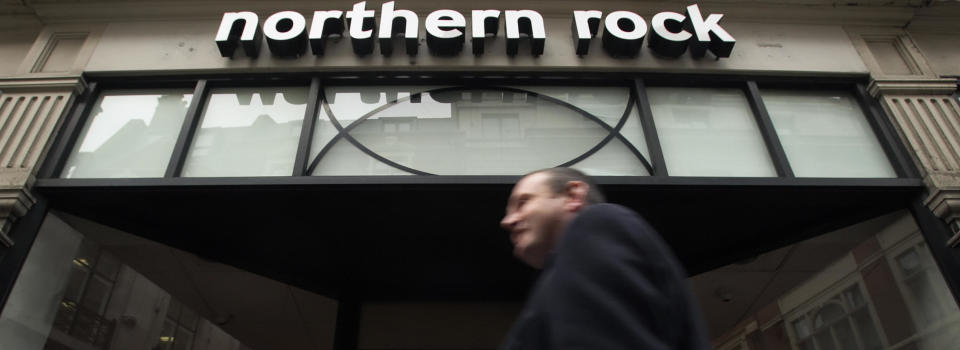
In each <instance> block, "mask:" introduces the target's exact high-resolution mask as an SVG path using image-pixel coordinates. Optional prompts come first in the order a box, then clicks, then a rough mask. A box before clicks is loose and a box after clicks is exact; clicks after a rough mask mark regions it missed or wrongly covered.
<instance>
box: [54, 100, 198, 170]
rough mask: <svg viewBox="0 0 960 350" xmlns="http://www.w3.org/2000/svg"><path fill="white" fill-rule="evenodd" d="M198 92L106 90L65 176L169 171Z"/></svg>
mask: <svg viewBox="0 0 960 350" xmlns="http://www.w3.org/2000/svg"><path fill="white" fill-rule="evenodd" d="M192 97H193V95H192V94H191V93H190V90H187V89H182V90H146V91H106V92H104V93H103V94H102V95H101V96H100V98H99V99H98V100H97V103H96V105H95V106H94V107H93V110H92V112H91V113H90V116H89V118H88V119H87V124H86V125H84V127H83V130H82V131H81V133H80V137H79V138H78V140H79V141H78V142H77V144H76V146H75V147H74V149H73V151H72V152H71V153H70V156H69V158H68V159H67V162H66V165H65V166H64V168H63V173H62V174H61V176H62V177H64V178H122V177H163V175H164V172H165V171H166V169H167V164H168V163H169V162H170V155H171V153H172V152H173V147H174V144H175V143H176V141H177V136H178V135H179V134H180V128H181V126H182V125H183V118H184V117H185V116H186V114H187V106H188V105H189V104H190V100H191V99H192Z"/></svg>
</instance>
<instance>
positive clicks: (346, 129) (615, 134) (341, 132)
mask: <svg viewBox="0 0 960 350" xmlns="http://www.w3.org/2000/svg"><path fill="white" fill-rule="evenodd" d="M471 91H500V92H512V93H522V94H526V95H527V96H530V97H534V98H538V99H543V100H545V101H549V102H551V103H554V104H557V105H559V106H563V107H565V108H568V109H570V110H572V111H574V112H576V113H577V114H580V115H581V116H582V117H584V118H586V119H587V120H590V121H592V122H594V123H596V124H597V125H599V126H600V127H602V128H603V129H605V130H607V135H606V136H605V137H604V138H603V139H602V140H600V142H598V143H597V144H596V145H594V146H593V147H591V148H590V149H589V150H587V151H586V152H584V153H583V154H580V155H578V156H576V157H574V158H573V159H570V160H569V161H566V162H563V163H561V164H558V165H556V166H557V167H569V166H573V165H575V164H577V163H578V162H580V161H582V160H584V159H587V158H588V157H590V156H591V155H593V154H594V153H596V152H597V151H599V150H600V149H602V148H603V147H604V146H606V145H607V143H609V142H610V141H611V140H613V139H614V138H616V139H617V140H620V141H621V142H623V144H624V145H625V146H626V147H627V148H628V149H629V150H630V152H631V153H633V155H634V156H635V157H637V159H638V160H639V161H640V162H641V164H643V167H644V168H645V169H646V170H647V173H648V174H653V167H652V166H651V165H650V162H649V161H648V160H647V159H646V157H644V156H643V154H642V153H640V151H639V150H638V149H637V148H636V146H634V145H633V143H631V142H630V141H629V140H627V138H626V137H624V136H623V135H622V134H621V133H620V130H621V129H623V126H624V125H625V124H626V123H627V119H628V118H629V117H630V111H631V110H632V109H633V107H634V105H635V104H636V100H635V98H634V95H633V94H628V96H629V97H628V100H627V106H626V108H624V110H623V113H622V114H621V116H620V119H619V121H618V122H617V125H616V126H613V127H611V126H610V125H608V124H607V123H605V122H604V121H603V120H601V119H600V118H599V117H597V116H595V115H593V114H592V113H590V112H587V111H586V110H584V109H582V108H580V107H577V106H575V105H573V104H571V103H569V102H566V101H563V100H560V99H557V98H554V97H550V96H547V95H544V94H539V93H536V92H533V91H529V90H524V89H519V88H513V87H503V86H482V87H465V86H456V87H445V88H438V89H433V90H428V91H423V92H417V93H412V94H410V95H409V96H406V97H402V98H397V99H395V100H393V101H388V102H387V103H385V104H384V105H382V106H380V107H377V108H375V109H373V110H372V111H369V112H367V113H366V114H364V115H362V116H361V117H359V118H357V119H356V120H354V121H353V122H352V123H350V124H349V125H347V126H343V125H341V124H340V122H339V121H338V120H337V117H336V115H334V114H333V110H332V109H331V108H330V105H329V103H327V97H326V95H325V94H324V93H323V92H322V91H321V96H320V98H321V102H322V105H323V110H324V112H325V113H326V114H327V117H329V118H330V123H331V124H333V126H334V127H335V128H337V134H336V135H335V136H334V137H333V138H331V139H330V141H329V142H327V144H326V145H324V146H323V148H322V149H321V150H320V152H319V153H317V155H316V156H315V157H314V158H313V161H311V162H310V165H309V167H308V168H307V174H313V172H314V171H315V170H316V168H317V165H318V164H319V163H320V161H321V160H322V159H323V157H324V156H325V155H326V154H327V153H328V152H329V151H330V150H331V149H332V148H333V146H334V145H335V144H336V143H337V142H338V141H340V140H341V139H344V140H346V141H347V142H350V143H351V144H352V145H353V146H355V147H357V149H359V150H360V151H361V152H363V153H365V154H367V155H369V156H370V157H373V158H374V159H376V160H378V161H380V162H383V163H384V164H387V165H389V166H391V167H394V168H396V169H400V170H403V171H406V172H408V173H411V174H414V175H438V174H433V173H429V172H426V171H422V170H418V169H414V168H411V167H408V166H405V165H403V164H400V163H397V162H395V161H392V160H390V159H388V158H386V157H384V156H382V155H380V154H378V153H377V152H374V151H373V150H371V149H370V148H369V147H367V146H365V145H363V143H361V142H360V141H358V140H357V139H356V138H354V137H353V136H352V135H350V131H351V130H353V129H355V128H356V127H357V126H358V125H360V124H361V123H363V122H364V121H366V120H367V119H369V118H371V117H373V116H374V115H376V114H377V113H379V112H382V111H384V110H386V109H388V108H390V107H393V106H395V105H397V104H399V103H402V102H406V101H409V100H410V99H418V98H420V97H421V95H422V94H425V93H426V94H443V93H450V92H471Z"/></svg>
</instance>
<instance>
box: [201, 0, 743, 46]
mask: <svg viewBox="0 0 960 350" xmlns="http://www.w3.org/2000/svg"><path fill="white" fill-rule="evenodd" d="M366 6H367V3H366V1H361V2H358V3H356V4H354V5H353V9H352V10H350V11H346V12H343V11H338V10H331V11H314V13H313V18H312V20H311V23H310V29H309V30H308V29H307V19H306V18H305V17H304V16H303V15H302V14H300V13H299V12H295V11H280V12H277V13H274V14H273V15H270V17H267V19H266V20H265V21H264V22H263V27H262V28H261V26H260V19H259V17H258V16H257V14H255V13H253V12H246V11H242V12H227V13H224V14H223V19H222V20H221V21H220V29H219V30H218V31H217V37H216V41H217V46H218V47H219V49H220V54H221V55H222V56H223V57H232V56H233V53H234V51H236V48H237V45H238V44H239V45H240V46H241V47H242V48H243V51H244V53H246V55H247V56H250V57H257V56H258V55H259V53H260V47H261V43H262V42H263V38H264V37H266V41H267V47H268V48H269V49H270V52H271V53H272V54H274V55H276V56H282V57H298V56H301V55H303V54H304V53H305V52H306V50H307V46H308V43H309V47H310V51H311V52H312V53H313V54H314V55H323V53H324V48H325V46H326V44H327V43H326V41H327V38H329V37H330V36H331V35H336V36H341V37H343V36H348V37H350V43H351V45H352V46H353V51H354V53H356V54H357V55H368V54H371V53H373V48H374V37H375V36H376V39H377V40H378V41H379V42H380V45H379V46H380V53H381V54H382V55H384V56H390V55H392V54H393V51H394V45H393V44H394V38H397V37H400V38H402V39H403V40H402V41H403V43H404V44H403V46H404V49H405V51H406V53H407V55H410V56H415V55H417V54H418V50H419V41H420V28H419V27H418V26H419V25H420V18H419V17H418V16H417V14H416V13H414V12H413V11H410V10H402V9H396V8H395V7H394V2H393V1H389V2H386V3H384V4H383V5H382V6H381V8H380V22H379V26H378V25H377V23H376V21H375V18H374V17H375V15H376V11H374V10H368V9H367V8H366ZM501 12H502V13H503V18H504V29H505V31H506V35H505V36H506V45H507V54H508V55H511V56H513V55H516V54H517V51H518V48H519V43H520V40H521V38H525V39H527V40H529V43H530V53H531V54H532V55H533V56H539V55H542V54H543V48H544V45H545V44H546V40H547V34H546V29H545V26H544V21H543V16H541V15H540V13H538V12H537V11H533V10H506V11H500V10H473V11H471V13H470V20H471V22H470V23H471V27H472V30H471V33H470V34H471V43H472V47H473V54H474V55H482V54H483V51H484V38H487V37H495V36H496V35H497V32H498V30H499V29H500V17H501ZM722 17H723V15H722V14H710V15H709V16H707V17H706V18H704V17H703V15H702V14H701V13H700V8H699V7H698V6H697V5H690V6H687V8H686V13H685V14H680V13H677V12H670V11H665V12H660V13H658V14H656V15H654V16H653V18H652V20H651V22H650V26H649V27H648V26H647V22H646V20H644V18H643V17H641V16H640V15H638V14H636V13H634V12H630V11H614V12H610V13H608V14H607V15H606V17H604V15H603V13H602V12H601V11H596V10H590V11H573V19H572V25H571V29H572V32H573V33H572V34H573V40H574V43H575V45H574V46H575V48H576V52H575V53H576V54H577V55H581V56H583V55H587V54H588V53H589V51H588V50H589V48H590V41H591V40H593V38H594V37H596V36H597V35H598V33H599V31H600V22H601V19H603V28H604V32H603V37H602V38H601V41H602V44H603V45H602V46H603V49H604V51H606V52H607V53H608V54H610V55H612V56H615V57H634V56H637V54H638V53H639V52H640V49H641V48H642V47H643V39H644V37H646V36H647V34H648V31H649V32H650V41H649V43H648V46H649V47H650V49H651V50H653V51H654V52H655V53H657V54H658V55H660V56H666V57H679V56H680V55H682V54H683V53H684V52H686V51H687V48H688V47H689V49H690V54H691V55H692V56H693V57H697V58H699V57H703V56H705V55H706V52H707V51H710V52H711V53H713V55H715V56H716V57H729V56H730V52H731V51H732V50H733V45H734V44H735V43H736V40H735V39H734V38H733V36H731V35H730V34H729V33H727V31H726V30H724V29H723V27H721V26H720V19H721V18H722ZM466 25H467V19H466V17H464V15H463V14H462V13H460V12H458V11H454V10H437V11H433V12H431V13H430V14H429V15H427V17H426V20H425V21H424V22H423V26H424V30H425V32H426V35H427V38H426V39H427V40H426V41H427V49H428V50H429V51H430V53H431V54H434V55H442V56H453V55H457V54H460V52H461V51H462V50H463V44H464V42H465V40H466ZM378 27H379V29H378ZM344 31H347V34H346V35H344ZM374 32H376V33H374ZM374 34H376V35H374Z"/></svg>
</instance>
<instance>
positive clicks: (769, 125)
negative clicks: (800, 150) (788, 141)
mask: <svg viewBox="0 0 960 350" xmlns="http://www.w3.org/2000/svg"><path fill="white" fill-rule="evenodd" d="M745 92H746V93H747V101H748V102H749V103H750V109H751V110H752V111H753V117H754V118H755V119H756V121H757V127H759V128H760V135H761V136H763V142H764V143H765V144H766V145H767V152H769V153H770V159H771V160H772V161H773V165H774V166H775V167H776V169H777V176H780V177H794V175H793V169H792V168H791V167H790V162H789V161H788V160H787V154H786V152H784V150H783V144H781V143H780V137H779V136H777V129H776V128H774V127H773V121H772V120H770V114H769V113H768V112H767V107H766V106H764V104H763V99H762V98H761V97H760V88H758V87H757V82H756V81H753V80H750V81H747V85H746V91H745Z"/></svg>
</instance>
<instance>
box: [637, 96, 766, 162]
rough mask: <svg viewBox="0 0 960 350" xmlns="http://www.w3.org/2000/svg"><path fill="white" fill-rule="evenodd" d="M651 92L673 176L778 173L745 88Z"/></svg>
mask: <svg viewBox="0 0 960 350" xmlns="http://www.w3.org/2000/svg"><path fill="white" fill-rule="evenodd" d="M647 95H648V97H649V99H650V109H651V111H652V112H653V119H654V124H655V125H656V126H657V135H658V136H659V137H660V143H661V147H662V148H663V158H664V161H665V162H666V164H667V172H668V173H669V174H670V175H671V176H738V177H739V176H747V177H774V176H777V172H776V169H775V168H774V167H773V163H772V162H771V161H770V155H769V153H768V152H767V146H766V144H765V143H764V142H763V138H762V137H761V135H760V129H759V128H758V127H757V123H756V120H755V119H754V117H753V113H752V112H751V110H750V106H749V105H748V104H747V99H746V96H745V95H744V93H743V90H740V89H710V88H667V87H653V88H647Z"/></svg>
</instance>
